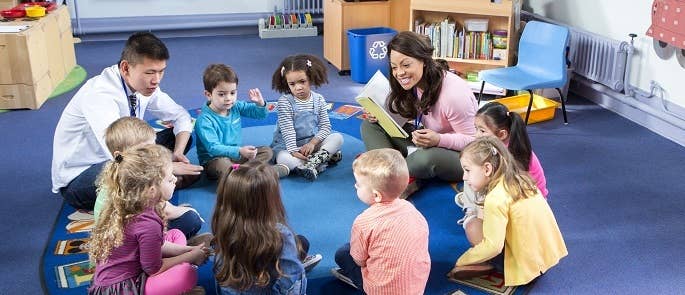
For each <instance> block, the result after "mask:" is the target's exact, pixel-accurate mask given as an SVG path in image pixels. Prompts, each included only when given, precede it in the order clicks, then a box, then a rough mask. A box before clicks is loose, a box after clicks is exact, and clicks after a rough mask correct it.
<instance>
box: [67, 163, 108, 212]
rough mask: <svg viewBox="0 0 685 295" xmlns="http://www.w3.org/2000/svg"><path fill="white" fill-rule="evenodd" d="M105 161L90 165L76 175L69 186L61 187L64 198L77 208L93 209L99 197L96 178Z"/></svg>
mask: <svg viewBox="0 0 685 295" xmlns="http://www.w3.org/2000/svg"><path fill="white" fill-rule="evenodd" d="M105 163H107V162H106V161H105V162H102V163H98V164H95V165H93V166H90V167H89V168H88V169H86V170H85V171H83V172H81V174H79V176H76V178H74V179H73V180H72V181H71V182H70V183H69V184H67V186H65V187H63V188H60V189H59V192H60V194H62V198H64V200H65V201H66V202H67V204H69V205H71V206H72V207H74V208H76V209H85V210H93V207H94V206H95V199H96V198H97V193H96V191H95V190H96V187H95V180H96V179H97V177H98V174H100V171H102V167H103V166H105Z"/></svg>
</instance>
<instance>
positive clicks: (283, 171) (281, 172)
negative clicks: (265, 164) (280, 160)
mask: <svg viewBox="0 0 685 295" xmlns="http://www.w3.org/2000/svg"><path fill="white" fill-rule="evenodd" d="M273 167H274V169H276V173H278V178H283V177H286V176H288V174H290V169H289V168H288V166H286V165H284V164H276V165H274V166H273Z"/></svg>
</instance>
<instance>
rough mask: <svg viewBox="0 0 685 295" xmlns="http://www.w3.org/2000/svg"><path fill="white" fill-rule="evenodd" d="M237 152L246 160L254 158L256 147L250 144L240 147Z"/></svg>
mask: <svg viewBox="0 0 685 295" xmlns="http://www.w3.org/2000/svg"><path fill="white" fill-rule="evenodd" d="M238 152H239V153H240V156H241V157H243V158H245V159H248V160H251V159H254V158H255V157H256V156H257V148H256V147H254V146H252V145H246V146H244V147H241V148H240V150H239V151H238Z"/></svg>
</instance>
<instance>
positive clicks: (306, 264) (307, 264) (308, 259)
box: [302, 254, 323, 272]
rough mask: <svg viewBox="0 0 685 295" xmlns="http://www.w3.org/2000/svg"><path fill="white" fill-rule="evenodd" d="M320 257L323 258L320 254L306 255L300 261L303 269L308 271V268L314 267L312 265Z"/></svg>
mask: <svg viewBox="0 0 685 295" xmlns="http://www.w3.org/2000/svg"><path fill="white" fill-rule="evenodd" d="M321 259H323V256H321V254H314V255H308V256H307V257H306V258H305V259H304V261H302V265H303V266H304V271H305V272H309V271H310V270H312V269H314V267H315V266H316V265H317V264H319V262H321Z"/></svg>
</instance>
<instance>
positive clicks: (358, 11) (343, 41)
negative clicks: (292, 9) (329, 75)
mask: <svg viewBox="0 0 685 295" xmlns="http://www.w3.org/2000/svg"><path fill="white" fill-rule="evenodd" d="M323 1H324V5H323V9H324V14H323V19H324V20H323V31H324V33H323V56H324V58H325V59H326V60H328V61H329V62H330V63H331V64H333V66H335V67H336V68H338V70H339V71H348V70H349V69H350V57H349V48H348V45H347V30H349V29H356V28H368V27H388V26H390V3H389V1H369V2H345V1H343V0H323Z"/></svg>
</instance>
